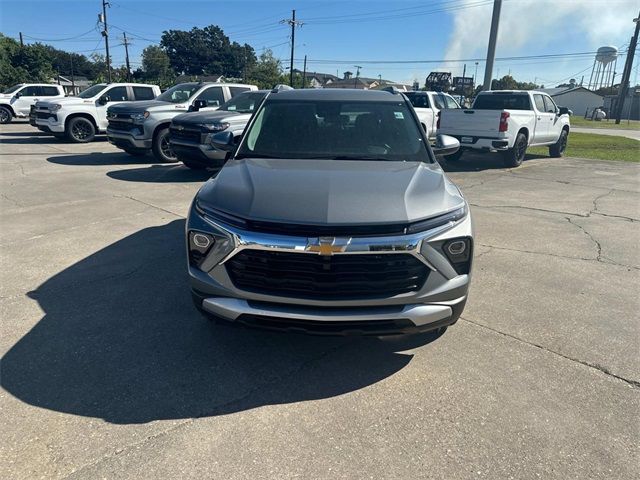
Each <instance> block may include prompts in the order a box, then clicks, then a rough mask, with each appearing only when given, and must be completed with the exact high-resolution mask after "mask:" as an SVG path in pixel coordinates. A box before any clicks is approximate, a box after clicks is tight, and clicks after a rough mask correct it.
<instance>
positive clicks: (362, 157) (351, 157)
mask: <svg viewBox="0 0 640 480" xmlns="http://www.w3.org/2000/svg"><path fill="white" fill-rule="evenodd" d="M314 158H318V159H321V158H322V159H325V160H374V161H381V162H388V161H390V160H391V159H390V158H385V157H376V156H367V155H333V156H332V155H327V156H326V157H314Z"/></svg>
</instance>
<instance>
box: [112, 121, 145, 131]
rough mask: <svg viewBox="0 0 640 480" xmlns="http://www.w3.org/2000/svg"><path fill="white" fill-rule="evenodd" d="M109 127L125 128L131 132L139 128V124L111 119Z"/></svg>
mask: <svg viewBox="0 0 640 480" xmlns="http://www.w3.org/2000/svg"><path fill="white" fill-rule="evenodd" d="M109 128H112V129H114V130H123V131H125V132H129V131H131V130H136V129H137V128H138V126H137V125H134V124H133V123H131V122H121V121H118V120H109Z"/></svg>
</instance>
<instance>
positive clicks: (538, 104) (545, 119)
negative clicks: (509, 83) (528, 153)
mask: <svg viewBox="0 0 640 480" xmlns="http://www.w3.org/2000/svg"><path fill="white" fill-rule="evenodd" d="M544 97H545V96H544V95H542V94H541V93H534V94H533V106H534V108H535V111H534V115H535V117H536V128H535V130H534V132H533V141H532V142H531V143H546V142H548V141H549V125H550V123H551V115H550V114H549V113H547V111H546V106H545V104H544ZM553 115H554V116H555V113H554V114H553Z"/></svg>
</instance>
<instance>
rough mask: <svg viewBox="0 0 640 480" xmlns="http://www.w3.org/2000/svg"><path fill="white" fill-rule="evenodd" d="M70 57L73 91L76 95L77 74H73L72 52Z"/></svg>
mask: <svg viewBox="0 0 640 480" xmlns="http://www.w3.org/2000/svg"><path fill="white" fill-rule="evenodd" d="M69 57H70V58H71V92H72V93H73V94H74V95H75V93H76V79H75V76H74V75H73V53H70V54H69Z"/></svg>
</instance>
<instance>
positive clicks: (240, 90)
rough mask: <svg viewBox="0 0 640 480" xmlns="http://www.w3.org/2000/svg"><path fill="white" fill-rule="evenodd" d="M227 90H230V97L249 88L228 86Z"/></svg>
mask: <svg viewBox="0 0 640 480" xmlns="http://www.w3.org/2000/svg"><path fill="white" fill-rule="evenodd" d="M229 90H231V98H233V97H235V96H236V95H238V94H240V93H242V92H248V91H249V89H248V88H247V87H229Z"/></svg>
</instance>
